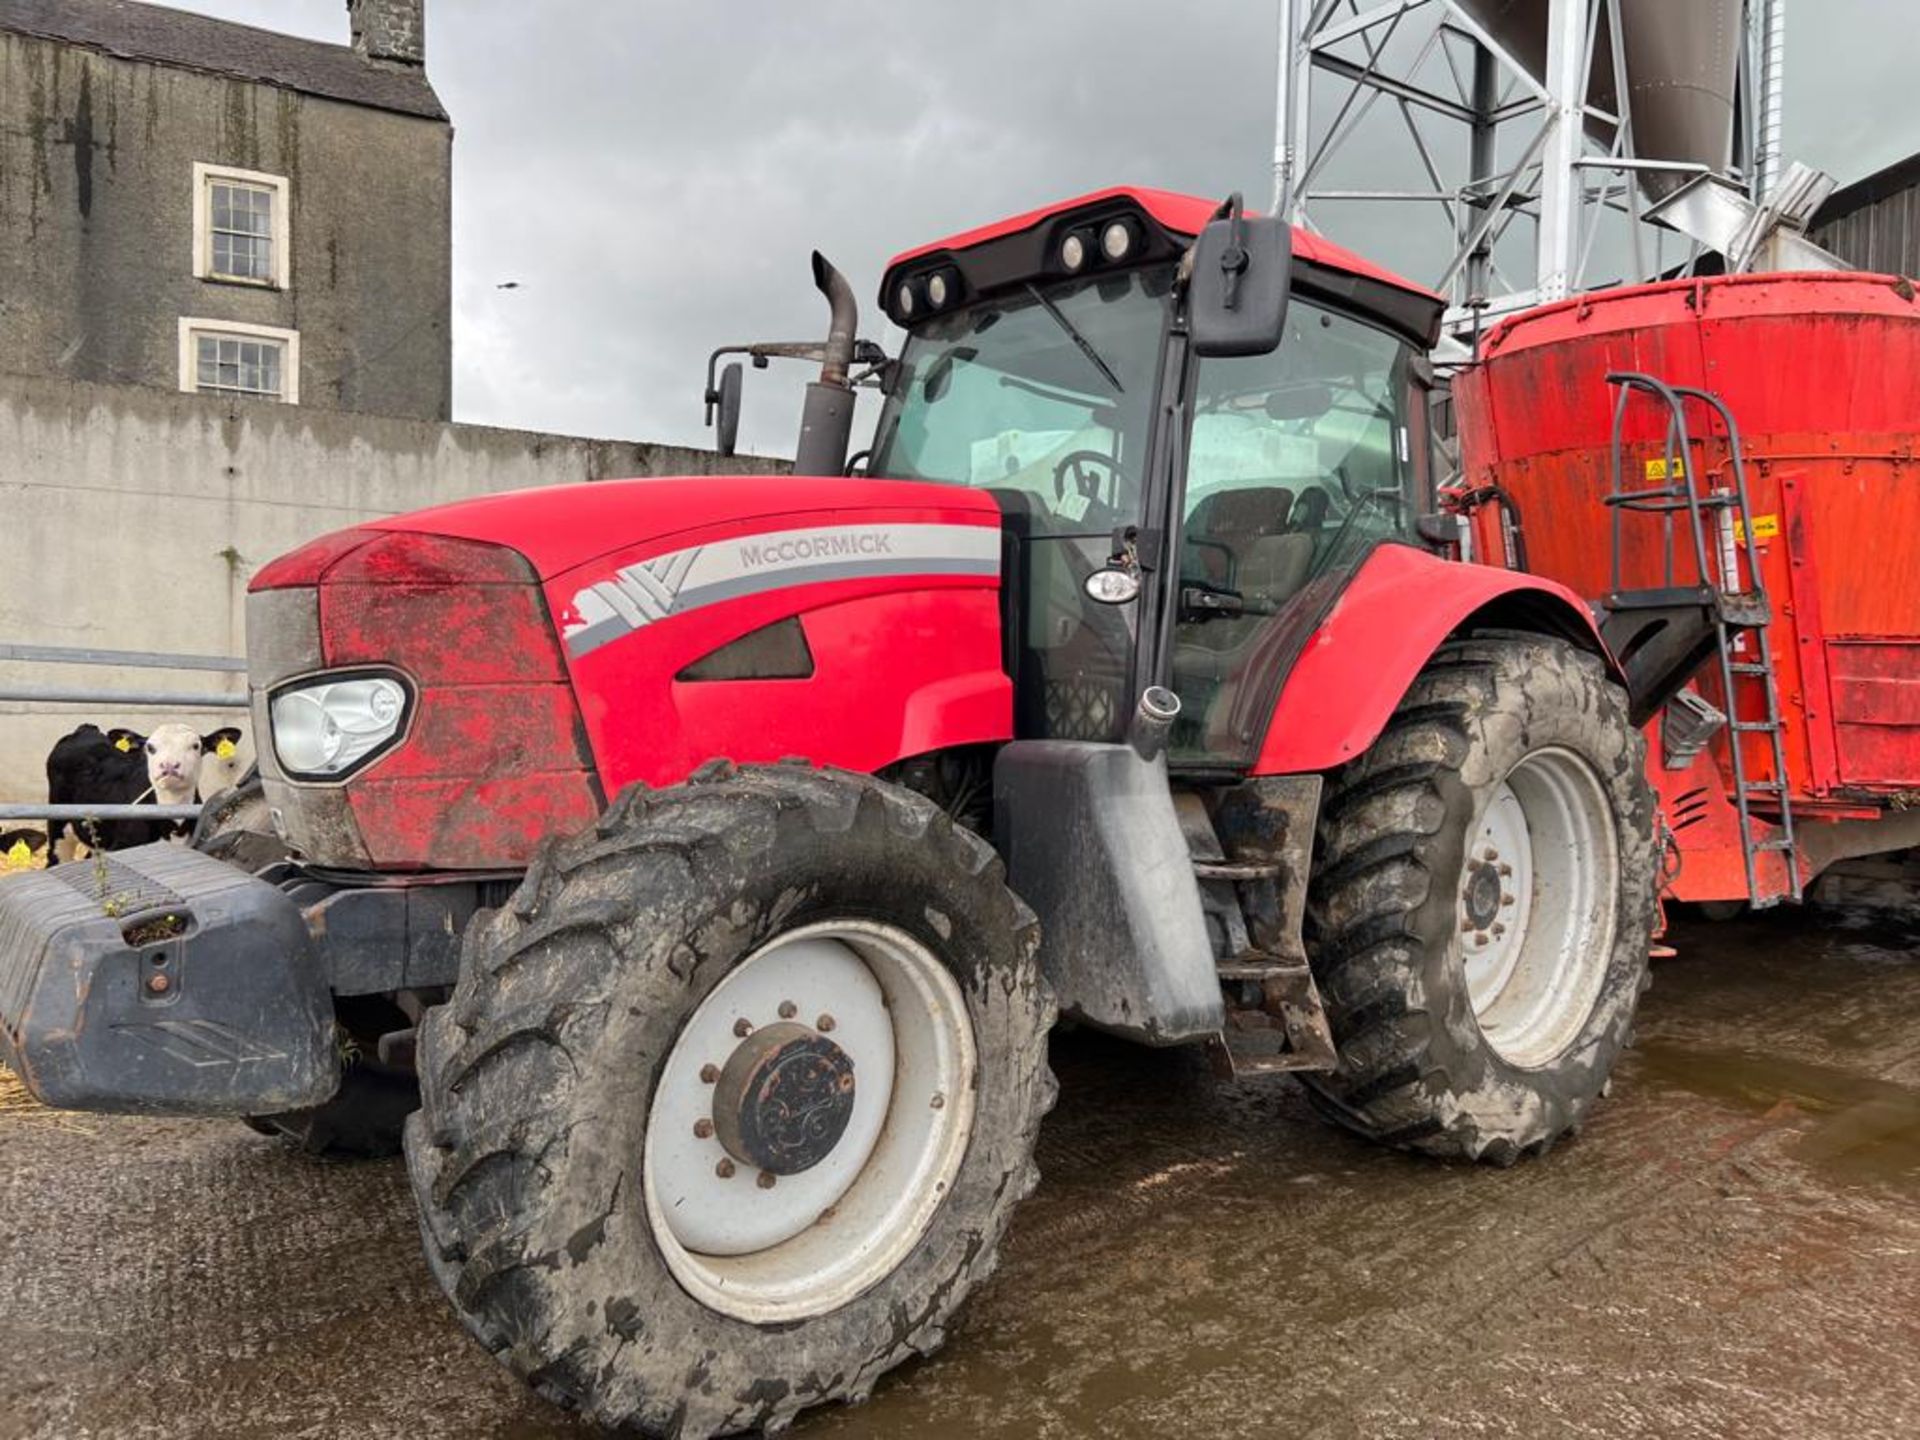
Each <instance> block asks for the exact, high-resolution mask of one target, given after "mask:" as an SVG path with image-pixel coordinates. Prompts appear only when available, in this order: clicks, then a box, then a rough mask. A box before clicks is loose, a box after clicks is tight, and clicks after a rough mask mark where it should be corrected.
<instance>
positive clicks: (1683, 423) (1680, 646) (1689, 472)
mask: <svg viewBox="0 0 1920 1440" xmlns="http://www.w3.org/2000/svg"><path fill="white" fill-rule="evenodd" d="M1607 383H1608V384H1609V385H1612V386H1615V387H1617V388H1618V391H1619V394H1618V396H1617V398H1616V399H1615V401H1614V409H1613V442H1612V452H1611V456H1610V465H1611V472H1610V481H1611V483H1610V485H1609V489H1608V493H1607V495H1606V496H1605V497H1604V501H1603V503H1604V504H1606V505H1607V506H1608V507H1609V508H1610V509H1611V510H1612V511H1613V584H1612V588H1611V589H1610V590H1609V592H1608V594H1607V596H1606V598H1605V601H1604V602H1603V604H1604V608H1605V611H1606V614H1607V620H1606V622H1605V624H1604V625H1603V627H1602V628H1603V631H1604V632H1605V633H1606V635H1607V639H1608V641H1609V643H1610V644H1613V645H1614V646H1615V653H1616V654H1617V655H1619V656H1620V657H1621V663H1622V664H1623V665H1624V666H1625V667H1626V668H1627V670H1628V674H1629V678H1630V680H1637V681H1638V682H1640V683H1636V684H1635V685H1634V686H1633V689H1634V691H1635V693H1636V694H1640V693H1644V694H1646V695H1648V696H1661V697H1664V696H1667V695H1671V694H1672V693H1674V692H1675V691H1676V690H1677V689H1678V688H1679V687H1680V685H1681V684H1683V683H1684V681H1685V679H1686V678H1687V677H1689V676H1691V675H1692V674H1694V673H1695V672H1696V671H1697V670H1698V668H1699V667H1700V666H1701V665H1702V664H1705V663H1706V662H1707V661H1708V660H1710V659H1711V660H1713V661H1715V662H1717V664H1718V667H1719V672H1720V682H1721V693H1722V694H1723V695H1724V696H1725V697H1726V705H1727V715H1726V725H1727V749H1728V756H1729V759H1730V761H1731V764H1730V766H1729V769H1730V770H1731V772H1732V775H1733V802H1734V809H1735V811H1736V812H1737V813H1738V816H1739V825H1740V846H1741V859H1742V861H1743V862H1744V865H1745V869H1746V881H1747V895H1748V898H1749V900H1750V901H1751V903H1752V904H1753V906H1754V908H1756V909H1764V908H1766V907H1767V906H1770V905H1773V904H1776V903H1778V902H1779V901H1780V900H1781V899H1783V898H1791V899H1793V900H1799V899H1800V898H1801V888H1802V877H1801V873H1800V859H1799V852H1798V850H1797V849H1796V848H1795V840H1794V826H1793V804H1792V800H1791V798H1790V797H1789V795H1788V793H1787V780H1786V776H1787V762H1786V751H1785V744H1784V739H1783V729H1782V725H1781V717H1780V687H1779V682H1778V679H1777V677H1776V675H1775V673H1774V666H1773V652H1772V649H1771V647H1770V646H1769V645H1768V643H1767V626H1768V623H1769V621H1770V620H1771V618H1772V616H1771V609H1770V606H1769V604H1768V601H1767V595H1766V590H1765V586H1764V584H1763V582H1762V580H1761V569H1760V554H1759V549H1758V546H1757V544H1756V541H1755V537H1754V533H1753V513H1752V509H1751V507H1750V506H1749V504H1748V499H1747V470H1746V459H1745V456H1744V455H1743V453H1742V451H1741V447H1740V427H1739V426H1738V425H1737V424H1736V423H1735V421H1734V418H1733V413H1732V412H1731V411H1730V410H1729V409H1728V408H1727V406H1726V404H1725V402H1724V401H1722V400H1721V399H1720V398H1719V396H1717V395H1714V394H1712V393H1710V392H1709V391H1706V390H1699V389H1695V388H1693V387H1691V386H1686V385H1669V384H1667V383H1666V382H1664V381H1662V380H1659V379H1656V378H1655V377H1654V376H1651V375H1644V374H1640V373H1638V372H1634V371H1615V372H1613V373H1611V374H1609V375H1608V376H1607ZM1636 391H1637V392H1640V393H1642V394H1646V395H1649V396H1651V397H1652V398H1654V399H1656V400H1658V401H1660V402H1661V403H1662V404H1663V405H1665V407H1666V410H1667V431H1666V454H1665V463H1664V464H1663V465H1662V466H1661V467H1660V469H1659V471H1658V474H1657V475H1654V474H1653V473H1652V472H1651V471H1650V472H1649V478H1650V479H1657V480H1659V481H1661V482H1662V483H1660V484H1657V485H1653V486H1649V487H1631V486H1628V485H1627V484H1626V483H1625V479H1624V466H1623V462H1622V443H1621V442H1622V436H1623V431H1624V426H1625V421H1626V413H1627V405H1628V402H1629V401H1630V400H1631V399H1632V398H1633V395H1634V393H1635V392H1636ZM1688 401H1694V402H1696V403H1698V404H1700V405H1703V406H1705V407H1707V409H1708V410H1709V411H1711V412H1712V413H1713V414H1714V415H1717V416H1718V417H1719V419H1720V423H1721V424H1722V425H1723V426H1724V427H1725V428H1726V432H1727V447H1728V455H1729V469H1730V472H1731V475H1730V478H1731V484H1729V485H1725V486H1721V487H1717V488H1714V489H1711V490H1708V491H1707V492H1706V493H1705V494H1702V493H1701V491H1700V490H1699V489H1698V488H1697V487H1696V486H1695V484H1694V479H1695V472H1696V471H1697V470H1698V468H1699V467H1698V466H1696V465H1695V463H1694V454H1693V442H1692V437H1691V436H1690V435H1689V433H1688V430H1687V414H1686V406H1687V402H1688ZM1709 423H1711V422H1709ZM1628 511H1635V512H1639V513H1643V514H1650V515H1658V516H1659V517H1660V518H1661V521H1662V524H1663V525H1664V527H1665V534H1664V537H1663V539H1664V545H1663V558H1664V574H1663V584H1662V585H1661V586H1659V587H1656V588H1651V589H1628V588H1627V587H1626V585H1625V583H1624V581H1623V578H1622V550H1623V546H1622V534H1623V522H1624V519H1625V516H1626V513H1627V512H1628ZM1682 516H1684V517H1685V519H1686V522H1687V527H1686V528H1687V537H1688V539H1689V541H1690V542H1691V544H1692V549H1693V562H1694V573H1695V575H1697V576H1698V577H1699V583H1697V584H1693V585H1685V584H1680V583H1678V582H1677V580H1676V571H1675V562H1676V547H1677V541H1678V538H1679V537H1678V535H1677V534H1676V528H1677V527H1676V523H1675V522H1676V520H1678V519H1679V518H1680V517H1682ZM1709 525H1711V526H1712V531H1711V534H1710V533H1709ZM1742 547H1744V548H1745V551H1746V561H1747V575H1748V576H1749V577H1750V581H1751V583H1750V584H1749V585H1748V586H1746V587H1745V588H1743V587H1742V584H1741V577H1740V558H1739V552H1740V549H1741V548H1742ZM1742 636H1751V637H1752V644H1751V646H1750V647H1749V648H1747V649H1743V648H1742V646H1741V643H1740V641H1741V637H1742ZM1742 681H1745V682H1748V684H1749V685H1752V684H1755V683H1757V685H1758V688H1759V690H1760V692H1761V693H1762V694H1763V696H1764V705H1763V706H1762V713H1761V717H1760V718H1758V719H1744V718H1742V716H1741V711H1740V703H1739V697H1740V695H1741V693H1742V691H1741V689H1740V688H1739V682H1742ZM1748 693H1751V691H1749V692H1748ZM1652 708H1655V709H1657V708H1658V706H1657V702H1655V703H1654V704H1653V707H1652ZM1634 718H1635V720H1636V722H1639V721H1644V720H1646V719H1650V718H1651V711H1650V712H1649V713H1648V714H1644V715H1641V714H1636V715H1635V717H1634ZM1749 736H1763V737H1765V744H1766V745H1767V747H1768V755H1769V758H1770V760H1771V771H1770V773H1769V774H1768V775H1767V776H1765V777H1764V778H1756V777H1755V775H1754V774H1753V773H1752V771H1751V770H1750V768H1749V764H1748V749H1747V744H1746V740H1747V737H1749ZM1756 801H1757V802H1759V804H1761V805H1762V806H1764V807H1766V808H1769V809H1777V810H1778V813H1779V822H1778V825H1777V827H1776V828H1775V830H1774V833H1772V834H1770V835H1768V836H1767V837H1766V838H1763V839H1756V838H1755V836H1754V833H1753V826H1752V819H1753V811H1754V808H1755V803H1756ZM1770 852H1773V853H1778V854H1779V855H1780V858H1781V862H1782V865H1783V867H1784V870H1785V875H1786V890H1785V892H1784V893H1782V892H1778V891H1774V890H1771V889H1763V887H1762V885H1761V875H1760V866H1761V859H1762V857H1763V856H1764V855H1766V854H1768V853H1770Z"/></svg>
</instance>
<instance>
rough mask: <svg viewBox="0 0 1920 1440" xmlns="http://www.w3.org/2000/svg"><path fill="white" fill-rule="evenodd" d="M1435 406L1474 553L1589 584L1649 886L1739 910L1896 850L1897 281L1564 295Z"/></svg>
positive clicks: (1915, 653)
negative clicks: (1456, 453) (1655, 806)
mask: <svg viewBox="0 0 1920 1440" xmlns="http://www.w3.org/2000/svg"><path fill="white" fill-rule="evenodd" d="M1454 396H1455V400H1456V404H1457V406H1458V420H1459V431H1460V440H1461V459H1462V490H1461V492H1460V502H1461V504H1462V507H1463V508H1464V509H1466V510H1467V511H1468V512H1469V513H1471V514H1472V516H1473V518H1474V525H1473V533H1474V540H1475V547H1474V548H1475V550H1476V552H1477V553H1478V555H1479V556H1480V558H1482V559H1485V560H1490V561H1492V562H1493V563H1505V564H1507V565H1508V566H1510V567H1511V568H1524V569H1527V570H1530V571H1532V572H1533V573H1535V574H1538V575H1541V576H1546V577H1550V578H1552V579H1555V580H1558V581H1561V582H1562V583H1564V584H1566V585H1568V586H1570V587H1571V588H1572V589H1574V590H1576V591H1577V592H1579V593H1580V594H1582V595H1584V596H1587V597H1589V598H1590V599H1591V600H1592V601H1594V602H1595V607H1596V610H1597V612H1598V613H1599V615H1600V618H1601V620H1602V629H1603V631H1604V633H1605V634H1606V635H1607V638H1608V642H1609V645H1610V646H1611V648H1612V649H1613V650H1614V652H1615V654H1616V655H1618V656H1619V658H1620V659H1621V662H1622V664H1623V665H1624V667H1625V669H1626V671H1627V674H1628V678H1629V681H1630V684H1631V689H1632V693H1633V702H1634V703H1633V713H1634V716H1635V718H1636V719H1639V720H1642V721H1645V722H1646V723H1648V725H1649V737H1648V738H1649V742H1650V743H1649V755H1648V771H1649V776H1650V778H1651V779H1652V781H1653V782H1654V785H1655V787H1656V790H1657V792H1658V794H1659V796H1660V801H1661V808H1662V811H1663V813H1664V816H1665V822H1666V826H1667V828H1668V831H1669V832H1670V837H1671V848H1672V858H1673V862H1674V868H1673V869H1672V870H1671V873H1670V875H1669V878H1668V883H1667V892H1666V893H1667V894H1668V895H1669V896H1671V897H1672V898H1676V899H1680V900H1690V901H1709V902H1725V901H1750V902H1751V903H1752V904H1754V905H1755V906H1766V905H1770V904H1773V903H1776V902H1777V901H1779V900H1782V899H1788V898H1799V896H1800V894H1801V892H1802V890H1803V889H1804V888H1805V887H1806V886H1807V885H1808V884H1810V883H1811V882H1812V881H1813V880H1814V878H1815V877H1817V876H1819V875H1820V874H1821V873H1823V872H1825V871H1827V870H1828V869H1829V868H1830V867H1832V866H1833V865H1835V864H1836V863H1838V862H1840V861H1842V860H1845V859H1849V858H1853V857H1859V856H1865V855H1879V854H1886V853H1890V852H1894V851H1898V850H1901V849H1904V848H1906V847H1909V846H1912V845H1913V844H1915V843H1916V841H1920V810H1916V809H1915V808H1914V804H1915V801H1916V799H1917V798H1920V483H1916V482H1917V481H1920V471H1917V470H1916V453H1915V452H1916V443H1920V304H1917V303H1916V300H1915V293H1914V287H1913V284H1912V283H1911V282H1910V281H1908V280H1905V279H1900V278H1896V277H1893V276H1886V275H1870V274H1844V273H1842V274H1833V273H1826V274H1821V273H1807V274H1763V275H1734V276H1724V277H1713V278H1700V279H1689V280H1676V281H1670V282H1666V283H1660V284H1652V285H1642V286H1635V287H1630V288H1624V289H1619V290H1612V291H1605V292H1601V293H1593V294H1586V295H1582V296H1579V297H1576V298H1574V299H1570V300H1568V301H1565V302H1564V303H1561V304H1556V305H1549V306H1543V307H1540V308H1538V309H1535V310H1531V311H1528V312H1525V313H1523V314H1520V315H1517V316H1515V317H1513V318H1512V319H1510V320H1507V321H1505V322H1503V323H1501V324H1499V325H1497V326H1495V327H1494V328H1493V329H1492V330H1490V331H1489V332H1488V333H1487V335H1486V336H1485V338H1484V340H1483V343H1482V345H1481V347H1480V356H1479V359H1478V361H1477V363H1475V364H1473V365H1471V366H1469V367H1467V368H1466V369H1464V370H1463V371H1462V372H1461V373H1460V375H1459V376H1458V377H1457V378H1456V381H1455V385H1454ZM1702 659H1704V660H1705V661H1706V663H1705V664H1704V665H1703V666H1701V668H1700V669H1699V670H1698V673H1697V674H1696V675H1695V678H1694V679H1693V680H1692V682H1691V683H1688V682H1687V678H1686V677H1687V676H1688V675H1690V674H1694V667H1695V666H1696V665H1697V664H1699V663H1700V661H1701V660H1702Z"/></svg>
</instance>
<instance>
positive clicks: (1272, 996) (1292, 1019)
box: [1207, 951, 1338, 1080]
mask: <svg viewBox="0 0 1920 1440" xmlns="http://www.w3.org/2000/svg"><path fill="white" fill-rule="evenodd" d="M1216 969H1217V971H1218V973H1219V976H1220V980H1221V983H1222V984H1223V985H1227V986H1235V987H1246V986H1250V985H1258V986H1259V987H1260V998H1259V1002H1258V1004H1256V1005H1254V1006H1251V1007H1246V1008H1234V1007H1231V1006H1230V1007H1229V1008H1228V1010H1227V1023H1226V1026H1225V1028H1224V1029H1222V1030H1221V1031H1220V1033H1219V1034H1218V1035H1216V1036H1214V1037H1213V1039H1212V1040H1211V1041H1209V1042H1208V1045H1207V1053H1208V1056H1209V1058H1210V1059H1211V1060H1212V1062H1213V1067H1214V1071H1215V1073H1216V1074H1218V1075H1219V1076H1220V1077H1221V1078H1222V1079H1227V1080H1231V1079H1235V1078H1237V1077H1244V1076H1248V1075H1273V1074H1279V1073H1282V1072H1284V1071H1290V1070H1331V1069H1333V1067H1334V1065H1335V1064H1336V1063H1337V1061H1338V1056H1337V1055H1336V1053H1335V1051H1334V1045H1333V1032H1332V1030H1331V1029H1329V1028H1328V1026H1327V1014H1326V1010H1325V1008H1324V1007H1323V1006H1322V1005H1321V1003H1320V991H1319V987H1317V986H1316V985H1315V984H1314V983H1313V972H1312V971H1311V970H1309V969H1308V968H1307V967H1306V966H1305V965H1302V964H1289V963H1287V962H1285V961H1283V960H1282V959H1281V958H1280V957H1279V956H1277V955H1263V954H1260V953H1259V952H1257V951H1248V952H1246V953H1244V954H1241V955H1237V956H1235V957H1234V958H1233V959H1232V960H1227V961H1223V962H1221V963H1220V964H1219V965H1218V966H1217V967H1216Z"/></svg>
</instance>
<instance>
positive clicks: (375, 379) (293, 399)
mask: <svg viewBox="0 0 1920 1440" xmlns="http://www.w3.org/2000/svg"><path fill="white" fill-rule="evenodd" d="M423 3H424V0H348V4H347V10H348V12H349V13H348V21H349V23H348V29H349V32H350V35H351V43H350V44H346V45H333V44H325V43H322V42H319V41H314V40H305V39H298V38H295V37H293V36H288V35H280V34H275V33H273V32H271V31H266V30H259V29H255V28H253V27H251V26H246V25H237V24H232V23H229V22H226V21H221V20H213V19H209V18H207V17H205V16H201V15H193V14H188V13H185V12H182V11H179V10H172V9H167V8H164V7H162V6H159V5H150V4H139V3H134V0H0V371H10V372H14V373H19V374H27V375H34V376H39V377H42V378H53V379H67V380H77V381H93V382H101V383H106V384H119V385H146V386H157V387H162V388H166V389H173V390H189V391H194V390H197V391H201V392H210V393H214V394H218V395H222V396H236V395H238V396H253V397H258V398H263V399H268V400H277V401H281V402H284V403H288V404H299V405H307V406H316V407H321V408H325V409H331V410H356V411H370V412H374V413H379V414H386V415H398V416H409V417H413V418H417V419H424V420H445V419H447V418H449V411H450V403H451V388H452V379H451V374H452V362H451V343H450V315H449V311H450V307H451V271H450V266H451V259H450V248H451V247H450V230H451V217H450V193H449V192H450V184H451V162H452V141H453V128H452V126H451V124H450V123H449V122H448V119H447V114H446V111H445V110H444V109H443V108H442V107H441V105H440V101H439V98H438V97H437V96H436V95H435V94H434V92H433V87H432V85H431V84H429V83H428V80H427V75H426V68H425V43H424V16H423V13H422V6H423Z"/></svg>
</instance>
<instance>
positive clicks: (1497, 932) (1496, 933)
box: [1493, 924, 1507, 940]
mask: <svg viewBox="0 0 1920 1440" xmlns="http://www.w3.org/2000/svg"><path fill="white" fill-rule="evenodd" d="M1506 933H1507V927H1506V926H1504V925H1500V924H1495V925H1494V927H1493V938H1494V939H1496V940H1498V939H1499V938H1500V937H1501V936H1502V935H1504V934H1506Z"/></svg>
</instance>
